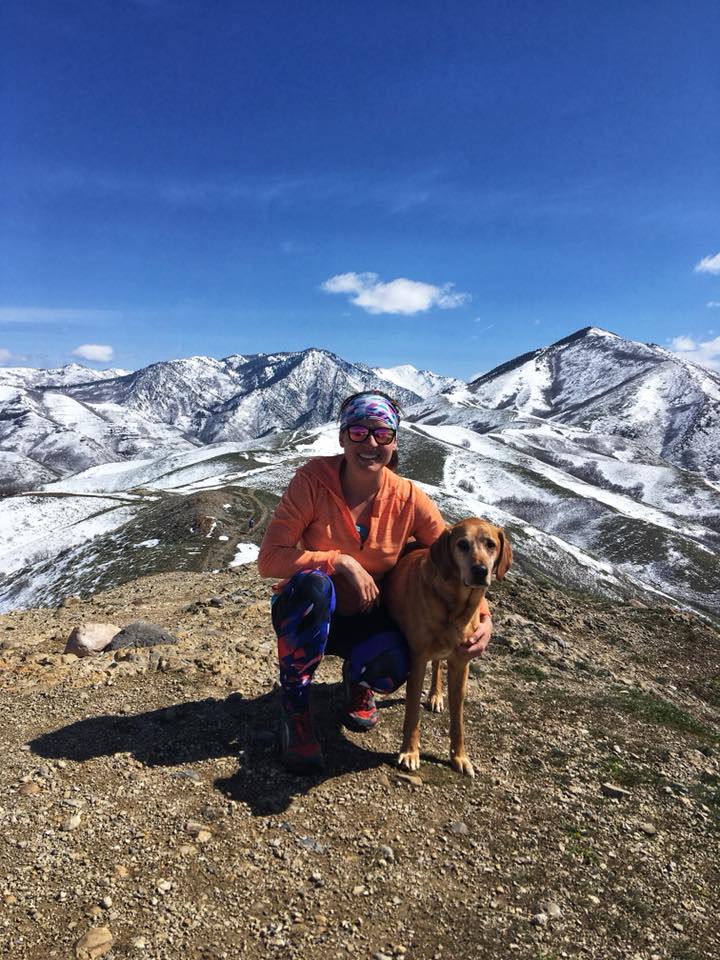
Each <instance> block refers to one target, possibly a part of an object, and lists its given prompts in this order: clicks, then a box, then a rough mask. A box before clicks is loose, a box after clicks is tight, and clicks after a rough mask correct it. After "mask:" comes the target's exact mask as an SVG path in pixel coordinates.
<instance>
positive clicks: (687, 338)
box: [0, 0, 720, 378]
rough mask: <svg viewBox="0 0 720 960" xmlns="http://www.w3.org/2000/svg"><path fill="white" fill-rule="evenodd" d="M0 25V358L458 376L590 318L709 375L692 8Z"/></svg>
mask: <svg viewBox="0 0 720 960" xmlns="http://www.w3.org/2000/svg"><path fill="white" fill-rule="evenodd" d="M0 29H1V30H2V35H3V37H4V50H3V57H2V67H1V70H2V88H1V93H0V123H1V124H2V129H3V133H4V137H3V139H4V142H5V145H6V146H5V147H4V149H3V151H2V154H1V156H0V184H1V186H0V191H1V199H0V363H4V364H5V365H7V364H12V365H16V364H20V363H24V364H30V365H33V366H56V365H59V364H62V363H66V362H69V361H71V360H73V359H78V357H82V356H83V355H84V356H85V360H82V361H81V362H89V363H90V365H92V364H93V363H94V364H96V365H98V366H108V365H109V366H120V367H125V368H128V369H131V368H136V367H139V366H143V365H145V364H147V363H150V362H153V361H155V360H161V359H168V358H170V357H178V356H190V355H193V354H206V355H210V356H215V357H222V356H226V355H228V354H231V353H256V352H271V351H279V350H295V349H300V348H303V347H307V346H317V347H324V348H327V349H329V350H332V351H334V352H336V353H338V354H340V355H341V356H343V357H344V358H346V359H348V360H354V361H362V362H365V363H369V364H372V365H383V366H386V365H393V364H398V363H412V364H414V365H415V366H417V367H419V368H429V369H433V370H436V371H437V372H440V373H446V374H452V375H455V376H459V377H463V378H467V377H469V376H471V375H472V374H474V373H476V372H480V371H483V370H487V369H489V368H490V367H492V366H494V365H496V364H498V363H500V362H502V361H504V360H506V359H508V358H510V357H512V356H515V355H517V354H519V353H522V352H524V351H526V350H529V349H533V348H535V347H537V346H541V345H544V344H547V343H550V342H552V341H554V340H556V339H559V338H560V337H563V336H565V335H567V334H568V333H571V332H572V331H573V330H576V329H578V328H580V327H583V326H587V325H596V326H601V327H604V328H606V329H610V330H613V331H614V332H616V333H619V334H621V335H622V336H626V337H629V338H632V339H637V340H642V341H652V342H655V343H659V344H661V345H663V346H670V345H674V346H675V347H677V348H678V349H681V350H683V351H684V353H685V355H686V356H691V357H695V358H698V359H701V360H703V361H704V362H707V363H708V364H710V365H715V366H718V367H720V336H718V335H719V334H720V216H719V213H720V175H719V174H718V171H720V120H719V119H718V118H719V117H720V55H719V53H718V51H719V50H720V4H718V3H717V2H715V0H707V2H705V0H700V2H693V0H683V2H679V0H678V2H661V0H654V2H637V0H624V2H613V0H605V2H597V3H595V2H583V0H580V2H578V0H575V2H553V0H548V2H545V3H538V2H513V0H504V2H497V3H496V2H482V0H478V2H475V3H470V2H462V3H460V2H453V0H444V2H424V0H413V2H410V0H405V2H397V0H384V2H383V3H379V2H377V3H374V2H368V0H364V2H362V3H361V2H353V0H344V2H341V3H338V2H337V0H334V2H313V0H304V2H303V3H297V2H291V0H285V2H276V0H263V2H259V3H255V2H254V0H242V2H227V0H4V3H3V4H2V6H1V7H0ZM90 347H93V348H95V349H88V348H90ZM78 350H80V352H79V354H78V353H77V352H76V351H78ZM88 358H89V359H88Z"/></svg>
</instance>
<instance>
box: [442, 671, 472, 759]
mask: <svg viewBox="0 0 720 960" xmlns="http://www.w3.org/2000/svg"><path fill="white" fill-rule="evenodd" d="M469 670H470V667H469V664H467V663H463V662H462V661H461V660H459V659H457V658H456V657H454V656H452V657H450V658H449V659H448V699H449V701H450V763H451V764H452V765H453V768H454V769H455V770H457V772H458V773H464V774H466V775H467V776H468V777H474V776H475V770H474V769H473V765H472V763H471V762H470V758H469V757H468V755H467V754H466V753H465V738H464V729H463V702H464V700H465V690H466V688H467V678H468V673H469Z"/></svg>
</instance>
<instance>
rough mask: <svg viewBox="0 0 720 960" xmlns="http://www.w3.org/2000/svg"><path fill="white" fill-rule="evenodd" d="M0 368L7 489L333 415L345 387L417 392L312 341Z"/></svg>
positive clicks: (0, 444) (0, 456) (411, 397)
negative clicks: (252, 349) (100, 365)
mask: <svg viewBox="0 0 720 960" xmlns="http://www.w3.org/2000/svg"><path fill="white" fill-rule="evenodd" d="M0 373H2V374H4V375H5V376H4V378H3V377H2V376H0V448H1V450H2V452H1V453H0V491H5V492H17V491H19V490H22V489H32V488H33V487H34V486H37V484H38V483H39V482H43V481H49V480H52V479H57V478H59V477H63V476H68V475H71V474H74V473H77V472H78V471H81V470H85V469H87V468H88V467H91V466H96V465H98V464H102V463H107V462H109V461H114V460H128V459H136V458H138V457H139V458H143V457H146V456H152V457H156V456H158V455H160V454H162V453H163V452H170V451H177V450H191V449H193V448H194V447H197V446H200V445H203V444H206V443H216V442H220V441H224V440H246V439H250V438H254V437H260V436H264V435H267V434H270V433H273V432H276V431H282V430H293V429H300V428H304V427H308V426H316V425H318V424H320V423H324V422H327V421H328V420H331V419H333V417H334V416H335V413H336V412H337V405H338V403H339V401H340V399H341V398H342V397H343V396H346V395H347V394H349V393H353V392H354V391H356V390H364V389H366V388H368V387H377V388H380V389H385V390H391V391H392V392H393V393H394V394H395V395H397V396H398V399H399V400H400V401H401V402H402V403H404V404H412V403H413V402H414V401H415V400H417V399H418V394H415V393H413V392H411V391H409V390H407V389H405V388H402V387H398V386H397V385H396V384H394V383H389V382H387V381H385V380H383V379H381V378H380V377H378V376H377V375H376V374H375V373H373V371H372V370H370V368H368V367H365V366H363V365H358V364H352V363H348V362H347V361H345V360H342V359H341V358H340V357H337V356H335V355H334V354H332V353H329V352H328V351H325V350H315V349H309V350H303V351H298V352H294V353H280V354H258V355H257V356H249V357H244V356H240V355H234V356H230V357H226V358H225V359H224V360H215V359H213V358H211V357H190V358H188V359H183V360H169V361H165V362H161V363H154V364H152V365H151V366H149V367H145V368H143V369H141V370H137V371H135V372H134V373H128V374H123V375H122V376H115V377H110V376H106V377H104V378H100V379H98V378H97V377H95V374H96V371H84V372H83V368H78V367H76V366H75V365H73V366H72V367H64V368H62V370H60V371H30V370H21V371H20V372H18V369H17V368H16V369H13V370H5V371H0ZM108 373H109V371H108Z"/></svg>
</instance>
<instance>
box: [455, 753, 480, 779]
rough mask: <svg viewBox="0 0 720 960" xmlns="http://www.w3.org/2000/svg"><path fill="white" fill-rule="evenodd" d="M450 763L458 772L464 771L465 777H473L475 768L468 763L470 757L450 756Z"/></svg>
mask: <svg viewBox="0 0 720 960" xmlns="http://www.w3.org/2000/svg"><path fill="white" fill-rule="evenodd" d="M450 763H451V764H452V767H453V770H457V772H458V773H464V774H465V776H466V777H471V778H472V779H475V768H474V767H473V765H472V763H470V757H468V756H462V757H450Z"/></svg>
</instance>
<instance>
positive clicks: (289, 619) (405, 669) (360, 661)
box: [272, 570, 410, 710]
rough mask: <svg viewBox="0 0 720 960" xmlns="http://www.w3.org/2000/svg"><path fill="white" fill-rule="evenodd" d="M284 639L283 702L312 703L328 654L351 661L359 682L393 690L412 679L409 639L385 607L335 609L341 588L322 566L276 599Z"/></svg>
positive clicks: (303, 572) (274, 609)
mask: <svg viewBox="0 0 720 960" xmlns="http://www.w3.org/2000/svg"><path fill="white" fill-rule="evenodd" d="M272 623H273V627H274V629H275V633H276V634H277V638H278V661H279V664H280V686H281V688H282V696H283V701H284V703H285V704H286V706H288V707H290V708H291V709H293V710H302V709H305V708H306V707H307V703H308V688H309V686H310V681H311V680H312V677H313V674H314V673H315V670H316V669H317V665H318V664H319V663H320V661H321V660H322V658H323V657H324V656H325V655H326V654H328V653H329V654H332V655H334V656H338V657H342V658H343V659H344V660H346V661H348V663H349V676H350V680H351V681H352V682H353V683H361V684H363V685H364V686H366V687H370V688H371V689H372V690H374V691H376V692H377V693H392V692H393V690H397V688H398V687H399V686H401V685H402V684H403V683H405V681H406V680H407V677H408V673H409V671H410V658H409V654H408V648H407V644H406V642H405V638H404V637H403V635H402V634H401V633H400V631H399V630H398V628H397V627H396V626H395V624H394V623H393V621H392V620H391V619H390V617H389V616H388V614H387V613H386V611H385V610H383V609H382V608H378V607H376V608H375V609H374V610H372V611H371V612H370V613H362V614H355V615H353V616H340V615H339V614H336V613H335V587H334V586H333V582H332V580H331V579H330V577H329V576H328V575H327V574H325V573H322V572H321V571H320V570H301V571H300V572H299V573H296V574H295V576H294V577H292V578H291V579H290V580H288V582H287V583H286V584H285V586H284V588H283V589H282V591H281V592H280V593H279V594H276V596H274V597H273V600H272Z"/></svg>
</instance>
